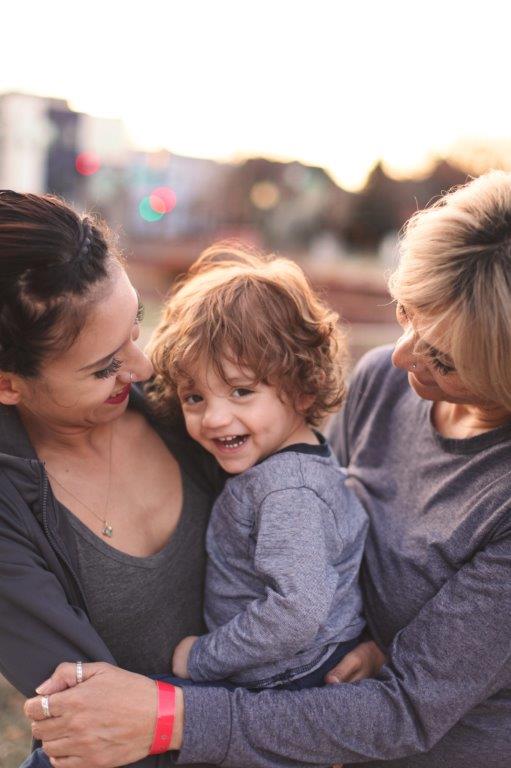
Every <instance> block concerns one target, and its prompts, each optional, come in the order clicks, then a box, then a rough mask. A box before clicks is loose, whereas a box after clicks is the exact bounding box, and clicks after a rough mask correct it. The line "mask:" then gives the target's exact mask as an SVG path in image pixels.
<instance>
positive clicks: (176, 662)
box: [172, 635, 198, 680]
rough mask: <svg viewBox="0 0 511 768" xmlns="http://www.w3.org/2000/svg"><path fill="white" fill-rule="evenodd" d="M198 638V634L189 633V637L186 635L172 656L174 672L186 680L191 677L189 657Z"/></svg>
mask: <svg viewBox="0 0 511 768" xmlns="http://www.w3.org/2000/svg"><path fill="white" fill-rule="evenodd" d="M197 639H198V638H197V635H188V637H184V638H183V639H182V640H180V642H179V643H178V644H177V645H176V647H175V649H174V653H173V656H172V674H174V675H176V677H182V678H183V679H185V680H187V679H189V677H190V675H189V674H188V657H189V655H190V651H191V650H192V648H193V646H194V645H195V642H196V640H197Z"/></svg>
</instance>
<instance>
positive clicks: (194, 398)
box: [182, 394, 202, 405]
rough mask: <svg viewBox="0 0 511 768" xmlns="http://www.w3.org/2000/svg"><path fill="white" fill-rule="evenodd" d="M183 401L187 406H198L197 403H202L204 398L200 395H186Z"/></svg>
mask: <svg viewBox="0 0 511 768" xmlns="http://www.w3.org/2000/svg"><path fill="white" fill-rule="evenodd" d="M182 400H183V403H185V405H197V403H200V402H202V397H201V396H200V395H195V394H191V395H185V397H183V398H182Z"/></svg>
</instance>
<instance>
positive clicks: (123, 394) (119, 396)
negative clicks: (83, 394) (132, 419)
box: [105, 384, 131, 405]
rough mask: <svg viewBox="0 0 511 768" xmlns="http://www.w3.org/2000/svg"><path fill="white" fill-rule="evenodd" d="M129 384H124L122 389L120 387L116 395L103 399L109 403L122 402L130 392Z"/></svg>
mask: <svg viewBox="0 0 511 768" xmlns="http://www.w3.org/2000/svg"><path fill="white" fill-rule="evenodd" d="M130 389H131V384H126V386H125V387H124V389H121V391H120V392H118V394H117V395H112V397H109V398H108V400H105V403H109V405H117V404H118V403H122V401H123V400H126V398H127V397H128V395H129V393H130Z"/></svg>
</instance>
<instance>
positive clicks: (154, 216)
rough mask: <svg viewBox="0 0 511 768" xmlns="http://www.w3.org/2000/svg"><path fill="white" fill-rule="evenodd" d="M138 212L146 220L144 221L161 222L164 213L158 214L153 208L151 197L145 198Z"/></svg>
mask: <svg viewBox="0 0 511 768" xmlns="http://www.w3.org/2000/svg"><path fill="white" fill-rule="evenodd" d="M138 212H139V214H140V215H141V216H142V218H143V219H144V221H159V220H160V219H163V217H164V215H165V214H164V213H158V211H155V210H154V209H153V208H152V207H151V201H150V199H149V197H143V198H142V200H141V201H140V205H139V206H138Z"/></svg>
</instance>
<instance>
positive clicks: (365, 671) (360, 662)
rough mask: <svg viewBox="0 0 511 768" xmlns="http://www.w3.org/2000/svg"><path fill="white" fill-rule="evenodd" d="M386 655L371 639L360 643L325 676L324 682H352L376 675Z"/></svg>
mask: <svg viewBox="0 0 511 768" xmlns="http://www.w3.org/2000/svg"><path fill="white" fill-rule="evenodd" d="M386 661H387V657H386V656H385V654H384V653H382V651H380V649H379V648H378V646H377V645H376V643H374V642H373V641H372V640H368V641H367V642H364V643H360V645H357V647H356V648H354V649H353V650H352V651H350V652H349V653H347V654H346V656H345V657H344V659H342V661H340V662H339V664H337V666H335V667H334V668H333V669H331V670H330V672H329V673H328V674H327V675H326V676H325V683H354V682H355V680H363V679H364V678H366V677H376V675H377V674H378V672H379V671H380V669H381V668H382V667H383V665H384V664H385V663H386Z"/></svg>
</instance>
